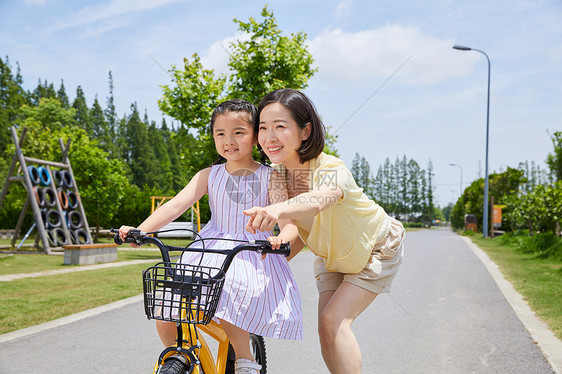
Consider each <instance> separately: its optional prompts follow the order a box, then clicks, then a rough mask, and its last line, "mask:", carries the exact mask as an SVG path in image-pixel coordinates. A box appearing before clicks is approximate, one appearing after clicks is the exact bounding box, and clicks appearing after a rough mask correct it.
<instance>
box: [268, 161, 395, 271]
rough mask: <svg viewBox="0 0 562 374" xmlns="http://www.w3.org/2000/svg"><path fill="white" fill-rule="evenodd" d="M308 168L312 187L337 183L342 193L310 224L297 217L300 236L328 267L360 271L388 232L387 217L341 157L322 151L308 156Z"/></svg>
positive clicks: (335, 186) (332, 186)
mask: <svg viewBox="0 0 562 374" xmlns="http://www.w3.org/2000/svg"><path fill="white" fill-rule="evenodd" d="M276 166H277V167H278V168H279V166H280V165H276ZM281 168H282V167H281ZM310 168H311V171H312V178H311V179H312V180H311V188H316V187H318V186H327V187H328V188H337V187H339V188H341V190H342V191H343V196H342V198H341V199H340V200H339V201H338V202H337V203H335V204H334V205H331V206H330V207H329V208H328V209H325V210H324V211H322V212H320V213H319V214H317V215H316V216H315V217H314V219H313V221H312V225H311V224H310V220H302V221H301V220H296V221H295V223H296V225H297V227H298V229H299V236H300V237H301V239H302V240H303V241H304V242H305V243H306V245H307V246H308V248H309V249H310V250H311V251H312V252H314V253H315V254H316V255H318V256H320V257H322V258H323V259H324V264H325V266H326V269H328V270H329V271H334V272H340V273H359V272H361V270H363V268H364V267H365V266H366V265H367V261H368V259H369V256H370V255H371V251H372V249H373V246H374V245H375V243H376V242H377V241H378V240H379V239H381V238H383V237H386V235H387V234H388V230H389V227H390V217H389V216H388V215H387V214H386V212H385V211H384V209H383V208H381V207H380V206H379V205H378V204H377V203H375V202H374V201H373V200H371V199H369V198H368V197H367V195H365V194H364V193H363V189H362V188H360V187H359V186H357V183H355V180H354V179H353V176H352V174H351V171H350V170H349V169H348V168H347V167H346V166H345V164H344V162H343V161H342V160H340V159H338V158H337V157H334V156H331V155H328V154H325V153H321V154H320V155H319V156H318V157H317V158H315V159H313V160H311V162H310Z"/></svg>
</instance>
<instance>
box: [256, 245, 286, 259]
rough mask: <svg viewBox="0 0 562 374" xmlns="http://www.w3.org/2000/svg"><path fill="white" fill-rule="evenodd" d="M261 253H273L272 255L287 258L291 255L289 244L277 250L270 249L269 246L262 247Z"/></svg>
mask: <svg viewBox="0 0 562 374" xmlns="http://www.w3.org/2000/svg"><path fill="white" fill-rule="evenodd" d="M262 253H273V254H277V255H283V256H285V257H289V255H290V254H291V244H290V243H285V244H281V247H280V248H279V249H272V248H271V246H270V245H267V246H264V248H263V250H262Z"/></svg>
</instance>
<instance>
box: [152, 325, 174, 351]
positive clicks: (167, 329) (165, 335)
mask: <svg viewBox="0 0 562 374" xmlns="http://www.w3.org/2000/svg"><path fill="white" fill-rule="evenodd" d="M156 331H158V335H159V336H160V340H161V341H162V344H164V346H165V347H172V346H175V345H176V337H177V335H178V331H177V328H176V323H175V322H166V321H160V320H156Z"/></svg>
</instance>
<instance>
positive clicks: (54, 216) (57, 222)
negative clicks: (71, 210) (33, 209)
mask: <svg viewBox="0 0 562 374" xmlns="http://www.w3.org/2000/svg"><path fill="white" fill-rule="evenodd" d="M47 226H48V227H49V228H51V229H54V228H57V227H61V226H62V217H61V216H60V214H59V212H57V211H56V210H49V211H48V212H47Z"/></svg>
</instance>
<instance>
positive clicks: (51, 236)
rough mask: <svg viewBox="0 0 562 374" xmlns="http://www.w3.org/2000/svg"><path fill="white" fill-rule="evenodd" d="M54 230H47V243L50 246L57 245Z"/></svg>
mask: <svg viewBox="0 0 562 374" xmlns="http://www.w3.org/2000/svg"><path fill="white" fill-rule="evenodd" d="M53 231H54V230H47V240H48V241H49V244H50V245H51V247H54V246H56V245H57V243H56V242H55V234H54V232H53Z"/></svg>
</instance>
